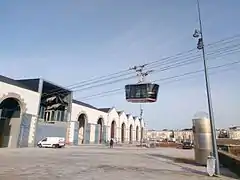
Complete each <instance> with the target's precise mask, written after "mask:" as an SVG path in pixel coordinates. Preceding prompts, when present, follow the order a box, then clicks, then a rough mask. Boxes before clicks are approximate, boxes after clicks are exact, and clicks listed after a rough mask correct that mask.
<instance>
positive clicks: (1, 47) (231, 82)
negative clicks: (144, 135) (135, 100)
mask: <svg viewBox="0 0 240 180" xmlns="http://www.w3.org/2000/svg"><path fill="white" fill-rule="evenodd" d="M200 2H201V8H202V19H203V26H204V29H203V30H204V34H205V43H210V42H214V41H217V40H219V39H223V38H226V37H229V36H232V35H235V34H237V33H239V32H240V20H239V17H240V11H239V9H240V1H238V0H212V1H209V0H200ZM196 27H198V22H197V12H196V2H195V1H194V0H184V1H180V0H168V1H167V0H151V1H147V0H145V1H144V0H122V1H113V0H91V1H89V0H78V1H74V0H68V1H64V0H51V1H49V0H43V1H32V0H21V1H17V0H5V1H0V34H1V37H0V62H1V70H0V73H1V74H2V75H5V76H9V77H12V78H31V77H43V78H45V79H48V80H50V81H53V82H56V83H57V84H61V85H63V86H66V85H69V84H74V83H77V82H80V81H82V80H86V79H89V78H91V77H93V76H94V77H95V76H101V75H106V74H109V73H114V72H117V71H119V70H122V69H126V68H128V67H130V66H133V65H138V64H143V63H145V62H150V61H154V60H158V59H160V58H162V57H166V56H171V55H174V54H176V53H178V52H182V51H185V50H189V49H192V48H194V47H196V40H195V39H193V38H192V33H193V30H194V29H195V28H196ZM238 42H239V41H238ZM239 54H240V53H234V54H233V55H231V56H225V57H223V58H219V59H218V60H215V61H212V62H211V63H210V62H209V64H210V65H219V64H224V63H226V62H231V61H234V60H238V59H239ZM209 59H210V57H209ZM237 66H238V67H237ZM201 68H202V64H201V63H198V64H195V65H190V66H187V67H184V68H178V69H175V70H171V71H168V72H161V73H156V74H152V75H151V76H149V78H150V79H151V80H155V79H160V78H163V77H169V76H173V75H177V74H181V73H184V72H189V71H192V70H199V69H201ZM225 69H226V68H225ZM239 71H240V68H239V65H235V67H234V68H233V69H232V70H231V71H225V72H224V73H218V74H215V75H212V76H211V77H210V80H211V87H212V96H213V105H214V112H215V120H216V125H217V127H228V126H230V125H240V111H239V107H240V96H239V92H240V81H239V78H240V72H239ZM130 82H133V81H132V80H131V81H125V82H119V83H115V84H112V85H106V86H103V87H99V88H92V89H89V90H88V91H83V92H78V93H75V97H84V96H88V95H93V94H95V93H99V92H102V91H106V90H112V89H115V88H119V87H124V85H125V84H126V83H130ZM204 88H205V87H204V79H203V74H199V75H195V76H194V77H193V78H191V79H185V80H181V81H177V82H175V83H170V84H161V83H160V91H159V99H158V102H157V103H154V104H148V105H144V109H145V119H146V121H147V123H148V127H149V128H155V129H163V128H185V127H191V123H192V121H191V118H192V116H193V115H194V114H195V112H197V111H205V110H206V98H205V89H204ZM87 102H88V103H90V104H93V105H95V106H98V107H111V106H116V107H117V108H118V109H119V110H122V109H123V110H125V111H126V112H133V114H134V115H138V114H139V105H137V104H130V103H127V102H126V101H125V99H124V94H116V95H114V96H109V97H103V98H95V99H91V100H88V101H87Z"/></svg>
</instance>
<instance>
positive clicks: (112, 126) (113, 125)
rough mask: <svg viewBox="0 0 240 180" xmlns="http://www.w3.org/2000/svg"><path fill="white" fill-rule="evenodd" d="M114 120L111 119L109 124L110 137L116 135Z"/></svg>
mask: <svg viewBox="0 0 240 180" xmlns="http://www.w3.org/2000/svg"><path fill="white" fill-rule="evenodd" d="M115 131H116V121H114V120H113V121H112V124H111V138H113V139H114V138H115V136H116V132H115Z"/></svg>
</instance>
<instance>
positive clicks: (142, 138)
mask: <svg viewBox="0 0 240 180" xmlns="http://www.w3.org/2000/svg"><path fill="white" fill-rule="evenodd" d="M142 140H143V127H141V141H142Z"/></svg>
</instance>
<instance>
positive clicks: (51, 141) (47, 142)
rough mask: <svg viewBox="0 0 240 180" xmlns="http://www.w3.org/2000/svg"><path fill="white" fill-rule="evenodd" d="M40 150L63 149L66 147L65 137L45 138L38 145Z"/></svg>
mask: <svg viewBox="0 0 240 180" xmlns="http://www.w3.org/2000/svg"><path fill="white" fill-rule="evenodd" d="M37 146H38V147H39V148H42V147H50V148H61V147H64V146H65V138H63V137H45V138H44V139H42V140H40V141H39V142H38V144H37Z"/></svg>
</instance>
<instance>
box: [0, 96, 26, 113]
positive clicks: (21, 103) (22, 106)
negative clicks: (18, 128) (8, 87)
mask: <svg viewBox="0 0 240 180" xmlns="http://www.w3.org/2000/svg"><path fill="white" fill-rule="evenodd" d="M8 98H14V99H16V100H17V101H18V103H19V105H20V108H21V113H26V112H27V105H26V103H25V101H24V99H23V98H21V96H20V95H19V94H17V93H14V92H9V93H7V94H3V96H2V97H1V98H0V104H1V103H2V102H3V101H4V100H5V99H8Z"/></svg>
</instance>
